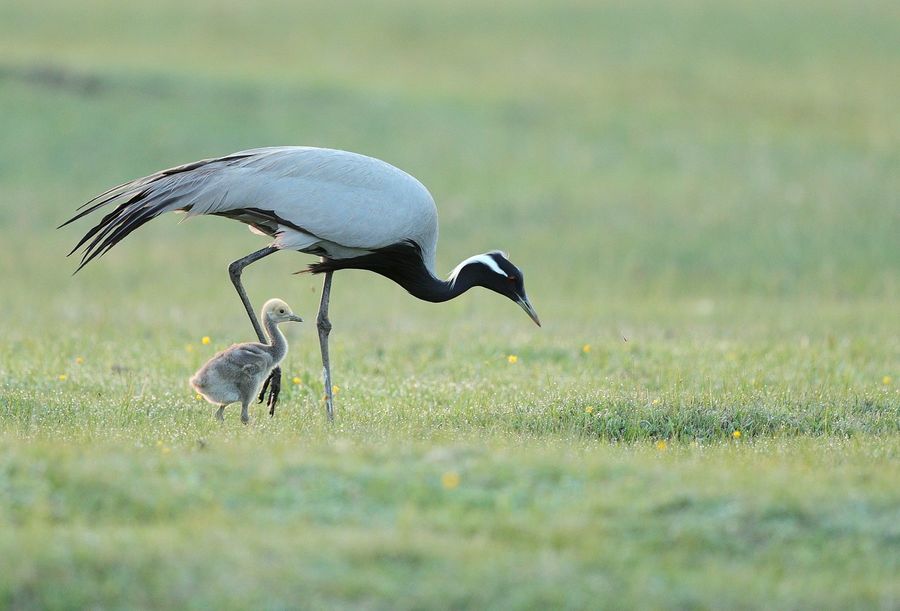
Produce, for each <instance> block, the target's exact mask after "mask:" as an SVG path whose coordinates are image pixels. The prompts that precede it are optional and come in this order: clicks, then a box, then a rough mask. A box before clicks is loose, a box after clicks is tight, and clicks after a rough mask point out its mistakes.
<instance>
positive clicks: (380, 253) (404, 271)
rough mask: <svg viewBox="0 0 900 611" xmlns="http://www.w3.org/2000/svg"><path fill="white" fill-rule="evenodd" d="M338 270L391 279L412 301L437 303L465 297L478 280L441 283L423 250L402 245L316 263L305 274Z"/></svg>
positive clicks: (459, 277) (460, 278) (462, 276)
mask: <svg viewBox="0 0 900 611" xmlns="http://www.w3.org/2000/svg"><path fill="white" fill-rule="evenodd" d="M339 269H364V270H368V271H370V272H375V273H376V274H380V275H382V276H384V277H385V278H390V279H391V280H393V281H394V282H396V283H397V284H399V285H400V286H402V287H403V288H405V289H406V290H407V292H408V293H409V294H410V295H412V296H413V297H417V298H418V299H421V300H423V301H430V302H433V303H438V302H441V301H448V300H450V299H453V298H454V297H457V296H459V295H462V294H463V293H465V292H466V291H468V290H469V289H470V288H472V287H473V286H475V285H476V284H477V283H476V282H475V280H476V278H475V277H473V276H472V275H470V274H465V273H460V274H458V275H457V277H456V278H454V279H453V280H452V281H451V280H441V279H440V278H436V277H435V275H434V274H432V273H431V271H430V270H429V269H428V267H427V266H426V265H425V261H424V259H423V258H422V249H421V248H420V247H419V245H418V244H416V243H415V242H411V241H409V242H400V243H397V244H392V245H390V246H386V247H384V248H379V249H378V250H376V251H374V252H372V253H370V254H367V255H362V256H359V257H351V258H349V259H325V260H324V261H321V262H320V263H313V264H312V265H310V266H309V267H308V268H307V270H306V271H309V272H312V273H313V274H321V273H325V272H330V271H336V270H339Z"/></svg>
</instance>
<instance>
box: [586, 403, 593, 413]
mask: <svg viewBox="0 0 900 611" xmlns="http://www.w3.org/2000/svg"><path fill="white" fill-rule="evenodd" d="M584 412H585V413H586V414H593V413H594V408H593V407H591V406H590V405H589V406H587V407H586V408H584Z"/></svg>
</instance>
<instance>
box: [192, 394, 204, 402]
mask: <svg viewBox="0 0 900 611" xmlns="http://www.w3.org/2000/svg"><path fill="white" fill-rule="evenodd" d="M194 398H195V399H196V400H197V401H200V400H201V399H203V395H201V394H200V393H197V395H196V396H195V397H194Z"/></svg>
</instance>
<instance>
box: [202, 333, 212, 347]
mask: <svg viewBox="0 0 900 611" xmlns="http://www.w3.org/2000/svg"><path fill="white" fill-rule="evenodd" d="M210 341H212V340H210V339H209V336H208V335H204V336H203V338H202V339H201V340H200V343H202V344H203V345H204V346H207V345H209V342H210Z"/></svg>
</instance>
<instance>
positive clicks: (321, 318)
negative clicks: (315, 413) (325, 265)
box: [316, 272, 334, 422]
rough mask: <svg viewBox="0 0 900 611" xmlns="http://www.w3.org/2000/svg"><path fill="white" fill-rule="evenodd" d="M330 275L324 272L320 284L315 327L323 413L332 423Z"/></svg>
mask: <svg viewBox="0 0 900 611" xmlns="http://www.w3.org/2000/svg"><path fill="white" fill-rule="evenodd" d="M331 274H332V272H325V282H324V283H323V284H322V301H321V302H320V303H319V314H318V315H317V316H316V326H317V327H318V328H319V348H321V350H322V376H323V377H324V378H325V413H326V414H327V415H328V421H329V422H333V421H334V397H333V396H332V386H331V363H330V362H329V360H328V334H329V333H331V321H330V320H328V301H329V299H330V298H331Z"/></svg>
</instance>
